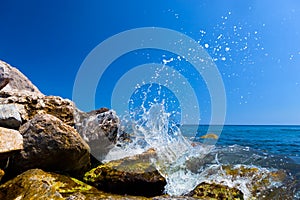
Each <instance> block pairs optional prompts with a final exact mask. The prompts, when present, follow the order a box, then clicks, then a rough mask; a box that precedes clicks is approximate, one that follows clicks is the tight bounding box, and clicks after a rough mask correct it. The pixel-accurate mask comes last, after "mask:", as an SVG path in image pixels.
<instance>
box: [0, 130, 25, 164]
mask: <svg viewBox="0 0 300 200" xmlns="http://www.w3.org/2000/svg"><path fill="white" fill-rule="evenodd" d="M21 149H23V137H22V135H21V134H20V133H19V131H16V130H12V129H7V128H3V127H0V160H3V159H6V158H8V156H9V155H11V154H12V153H13V152H14V151H18V150H21Z"/></svg>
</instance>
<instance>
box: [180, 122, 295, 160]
mask: <svg viewBox="0 0 300 200" xmlns="http://www.w3.org/2000/svg"><path fill="white" fill-rule="evenodd" d="M207 129H208V126H207V125H199V126H198V125H184V126H182V128H181V131H182V134H183V135H184V136H186V137H188V138H190V139H191V140H193V141H197V142H202V141H203V139H201V136H202V135H205V134H206V132H207ZM194 130H197V132H196V133H195V131H194ZM230 145H239V146H243V147H245V148H247V147H249V148H252V149H255V150H258V151H260V152H263V153H268V154H273V155H279V156H283V157H289V158H291V159H293V160H294V161H295V162H296V163H298V164H300V126H291V125H289V126H288V125H225V126H224V127H223V130H222V133H221V135H220V137H219V139H218V141H217V143H216V146H223V147H226V146H230Z"/></svg>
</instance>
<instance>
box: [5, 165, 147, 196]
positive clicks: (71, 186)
mask: <svg viewBox="0 0 300 200" xmlns="http://www.w3.org/2000/svg"><path fill="white" fill-rule="evenodd" d="M0 199H1V200H11V199H16V200H17V199H22V200H32V199H34V200H44V199H52V200H63V199H65V200H95V199H97V200H100V199H119V200H121V199H122V200H126V199H132V200H146V199H148V198H144V197H134V196H120V195H114V194H109V193H105V192H102V191H99V190H97V189H96V188H94V187H92V186H90V185H87V184H85V183H83V182H81V181H79V180H77V179H75V178H71V177H67V176H64V175H60V174H56V173H47V172H44V171H43V170H40V169H32V170H28V171H26V172H24V173H23V174H21V175H19V176H17V177H16V178H14V179H12V180H10V181H8V182H6V183H5V184H3V185H1V186H0Z"/></svg>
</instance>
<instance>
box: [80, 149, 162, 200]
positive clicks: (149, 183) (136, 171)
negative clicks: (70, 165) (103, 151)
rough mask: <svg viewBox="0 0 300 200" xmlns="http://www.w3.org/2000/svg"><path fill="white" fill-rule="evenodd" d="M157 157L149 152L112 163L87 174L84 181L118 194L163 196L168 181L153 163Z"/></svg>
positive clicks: (151, 151) (152, 152) (152, 151)
mask: <svg viewBox="0 0 300 200" xmlns="http://www.w3.org/2000/svg"><path fill="white" fill-rule="evenodd" d="M155 156H156V154H155V152H154V150H149V151H147V152H145V153H143V154H140V155H136V156H132V157H127V158H124V159H120V160H115V161H110V162H108V163H105V164H102V165H100V166H98V167H96V168H94V169H92V170H91V171H89V172H87V173H86V174H85V176H84V180H85V181H86V182H87V183H89V184H91V185H94V186H95V187H97V188H98V189H101V190H104V191H108V192H112V193H117V194H130V195H140V196H157V195H161V194H163V191H164V186H165V184H166V181H165V179H164V178H163V177H162V176H161V175H160V173H159V172H158V171H157V170H156V168H155V167H154V165H153V164H152V162H151V159H152V158H154V157H155Z"/></svg>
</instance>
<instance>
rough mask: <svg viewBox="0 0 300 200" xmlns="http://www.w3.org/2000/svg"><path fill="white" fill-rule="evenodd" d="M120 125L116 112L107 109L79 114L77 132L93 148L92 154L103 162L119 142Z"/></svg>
mask: <svg viewBox="0 0 300 200" xmlns="http://www.w3.org/2000/svg"><path fill="white" fill-rule="evenodd" d="M119 124H120V120H119V117H118V116H117V114H116V112H115V111H113V110H109V109H107V108H101V109H99V110H95V111H91V112H89V113H83V112H81V113H78V114H77V119H76V124H75V127H76V130H77V131H78V133H79V134H80V135H81V136H82V137H83V139H84V140H85V141H86V142H87V143H88V145H89V146H90V147H91V154H92V155H93V156H94V157H95V158H96V159H97V160H99V161H102V160H103V159H104V158H105V156H106V155H107V153H108V152H109V151H110V149H112V148H113V147H114V145H115V143H116V141H117V135H118V127H119Z"/></svg>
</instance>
